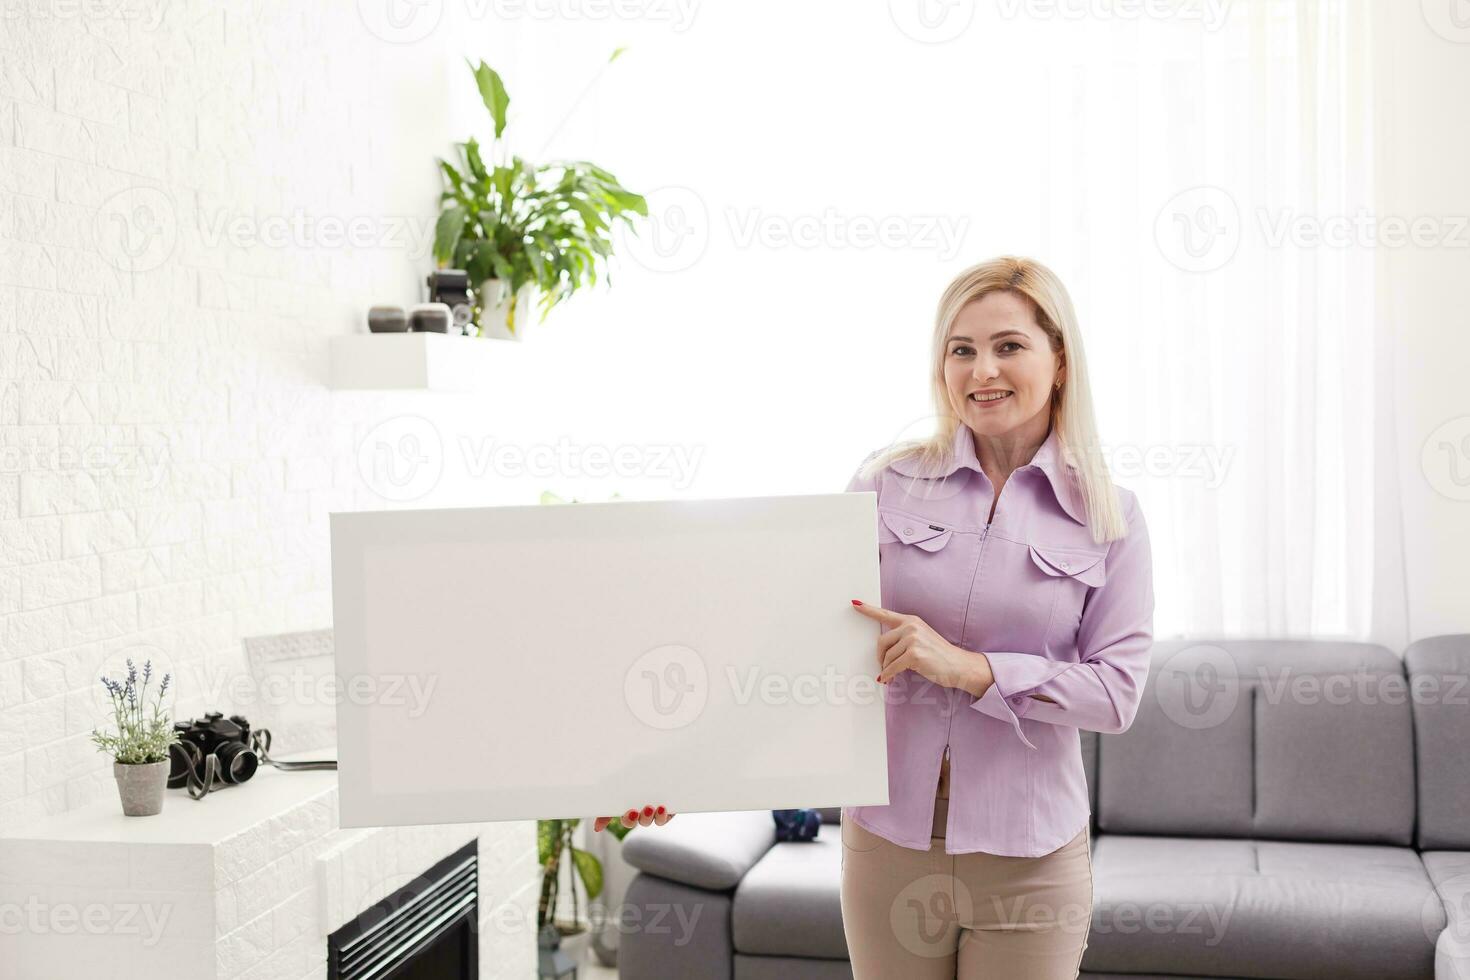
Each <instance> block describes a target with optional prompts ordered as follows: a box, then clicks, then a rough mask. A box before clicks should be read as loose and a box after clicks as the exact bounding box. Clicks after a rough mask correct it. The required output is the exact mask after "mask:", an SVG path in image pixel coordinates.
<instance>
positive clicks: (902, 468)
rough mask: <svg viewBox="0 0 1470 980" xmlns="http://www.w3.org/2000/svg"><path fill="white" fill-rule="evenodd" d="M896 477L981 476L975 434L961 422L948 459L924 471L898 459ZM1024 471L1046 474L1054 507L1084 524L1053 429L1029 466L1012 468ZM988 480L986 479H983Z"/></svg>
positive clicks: (1084, 514) (1081, 507) (912, 460)
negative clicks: (964, 470) (964, 471)
mask: <svg viewBox="0 0 1470 980" xmlns="http://www.w3.org/2000/svg"><path fill="white" fill-rule="evenodd" d="M889 465H890V467H891V468H892V469H893V470H894V471H895V472H898V473H901V474H903V475H904V476H908V477H916V478H920V479H936V478H939V477H945V476H949V475H950V474H951V473H953V472H955V470H958V469H959V468H960V467H962V466H964V467H968V468H969V469H972V470H974V471H975V472H976V473H979V474H981V475H982V476H983V475H984V473H985V471H984V470H983V469H981V468H980V460H979V459H978V458H977V457H976V455H975V434H974V432H973V431H971V429H970V427H969V426H968V425H965V424H964V423H963V422H961V423H958V424H957V425H956V426H955V431H954V441H953V442H952V443H951V445H950V452H949V458H948V459H947V460H945V461H944V462H942V463H940V464H939V465H938V466H937V467H936V466H931V467H928V468H924V467H922V466H921V465H920V464H919V461H918V459H917V458H913V457H911V458H907V459H898V460H895V461H894V462H893V463H891V464H889ZM1025 469H1038V470H1040V471H1041V472H1042V473H1045V474H1046V481H1047V484H1048V485H1049V486H1050V487H1051V490H1052V493H1053V495H1055V497H1056V498H1057V503H1058V504H1060V505H1061V508H1062V510H1064V511H1066V513H1067V516H1068V517H1070V518H1072V520H1074V521H1076V522H1077V523H1078V524H1082V525H1084V526H1085V525H1086V524H1087V510H1086V508H1085V506H1084V505H1083V502H1082V499H1081V496H1080V494H1079V492H1078V489H1077V487H1076V485H1075V482H1074V481H1073V480H1072V479H1070V478H1069V477H1068V476H1067V475H1066V473H1065V472H1064V470H1065V469H1067V467H1066V466H1065V464H1064V463H1063V461H1062V441H1061V438H1060V437H1059V436H1058V435H1057V430H1056V426H1052V428H1051V431H1049V432H1048V433H1047V434H1046V439H1045V441H1043V442H1042V444H1041V445H1040V447H1038V448H1037V450H1036V452H1035V454H1034V455H1033V456H1032V457H1031V462H1029V463H1026V464H1024V465H1022V466H1018V467H1016V470H1015V472H1017V473H1019V472H1021V471H1022V470H1025ZM986 479H987V480H988V479H989V478H988V477H987V478H986Z"/></svg>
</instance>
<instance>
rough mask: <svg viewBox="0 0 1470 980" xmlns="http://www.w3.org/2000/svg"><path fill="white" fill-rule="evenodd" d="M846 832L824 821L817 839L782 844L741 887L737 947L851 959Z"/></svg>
mask: <svg viewBox="0 0 1470 980" xmlns="http://www.w3.org/2000/svg"><path fill="white" fill-rule="evenodd" d="M841 890H842V834H841V830H840V828H839V827H838V826H837V825H836V824H823V825H822V827H821V829H820V830H818V832H817V837H816V839H815V840H809V841H790V842H786V843H780V844H777V845H775V846H774V847H772V848H771V849H770V850H769V851H767V852H766V854H765V856H764V857H762V858H761V859H760V861H758V862H757V863H756V865H755V867H753V868H751V869H750V872H749V873H748V874H746V876H745V877H744V879H742V880H741V882H740V887H739V888H737V889H735V904H734V907H733V908H732V910H731V913H730V914H731V921H732V928H731V932H732V934H733V936H734V940H735V949H736V951H737V952H741V953H750V954H757V955H762V956H811V957H817V958H819V959H820V958H823V957H825V958H829V959H845V958H846V957H847V937H846V936H845V935H844V933H843V931H842V894H841Z"/></svg>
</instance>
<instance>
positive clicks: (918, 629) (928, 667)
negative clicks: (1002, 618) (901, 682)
mask: <svg viewBox="0 0 1470 980" xmlns="http://www.w3.org/2000/svg"><path fill="white" fill-rule="evenodd" d="M852 608H854V609H856V610H857V611H858V612H860V613H862V614H863V615H864V616H867V617H868V618H869V619H876V620H877V621H878V622H879V623H882V624H883V625H884V626H885V627H888V628H887V629H886V630H885V631H884V632H883V633H881V634H880V635H879V636H878V668H879V671H878V683H880V684H887V683H888V682H889V681H891V680H893V676H894V675H895V674H897V673H898V672H899V671H902V670H912V671H914V672H915V673H917V674H921V675H923V676H924V677H927V678H929V680H931V681H933V682H934V683H936V684H938V685H940V686H941V687H957V688H960V689H961V690H964V691H969V692H970V693H971V694H973V695H975V697H977V698H978V697H980V696H981V695H982V694H984V693H985V689H986V688H988V687H989V686H990V685H991V684H992V683H993V682H994V678H993V677H992V675H991V673H990V661H989V660H986V659H985V655H984V654H977V653H971V652H970V651H968V650H961V649H960V648H959V647H957V646H955V645H954V644H953V643H951V642H949V641H948V640H946V639H945V638H944V637H942V636H940V635H939V634H938V633H936V632H935V631H934V628H933V627H932V626H930V625H929V624H928V623H926V622H924V620H923V619H921V618H920V617H918V616H911V615H907V614H905V613H896V612H893V611H892V610H890V609H884V608H883V607H882V606H866V605H863V604H862V603H861V602H859V601H858V600H856V599H854V600H853V601H852Z"/></svg>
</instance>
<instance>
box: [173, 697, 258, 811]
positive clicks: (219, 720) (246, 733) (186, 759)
mask: <svg viewBox="0 0 1470 980" xmlns="http://www.w3.org/2000/svg"><path fill="white" fill-rule="evenodd" d="M174 731H176V732H178V733H179V741H178V743H177V744H175V745H172V746H170V747H169V770H168V784H169V786H171V787H173V788H175V789H177V788H178V787H180V786H184V785H187V784H189V783H190V781H191V780H190V777H191V776H192V777H193V782H194V783H195V784H196V785H199V784H202V785H203V786H204V787H205V792H208V788H209V786H210V784H211V783H212V782H213V779H212V778H211V777H218V778H219V779H220V780H222V781H223V782H226V783H243V782H245V781H246V780H248V779H249V778H250V777H251V776H253V775H255V770H256V769H257V768H258V767H259V765H260V757H259V756H258V755H256V753H255V749H254V743H253V742H252V740H251V736H250V722H248V721H246V720H245V719H244V718H242V717H241V716H240V715H230V717H228V718H226V717H225V716H224V715H222V714H220V712H218V711H211V712H209V713H207V714H206V715H205V716H204V717H203V718H196V719H195V720H193V721H180V722H176V723H175V724H174ZM211 758H212V759H213V760H214V761H213V763H212V764H211V762H210V760H211ZM211 770H213V772H211Z"/></svg>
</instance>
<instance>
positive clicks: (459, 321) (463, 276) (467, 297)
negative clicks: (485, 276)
mask: <svg viewBox="0 0 1470 980" xmlns="http://www.w3.org/2000/svg"><path fill="white" fill-rule="evenodd" d="M428 285H429V302H431V303H443V304H444V305H445V306H448V307H449V312H450V314H451V315H452V316H453V317H454V323H455V325H456V326H458V327H459V328H460V329H461V330H462V331H464V332H465V333H469V325H470V320H471V319H472V318H473V317H474V302H475V291H474V288H473V287H472V286H471V285H470V274H469V273H468V272H466V271H465V270H463V269H436V270H435V271H433V272H431V273H429V278H428Z"/></svg>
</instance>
